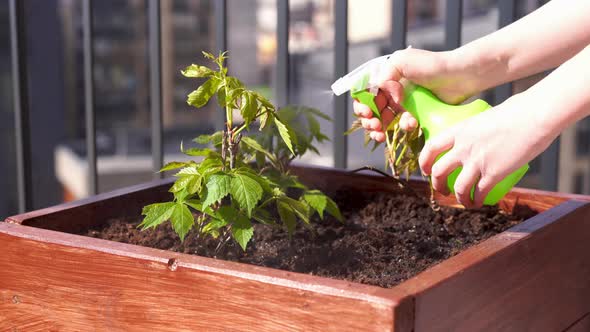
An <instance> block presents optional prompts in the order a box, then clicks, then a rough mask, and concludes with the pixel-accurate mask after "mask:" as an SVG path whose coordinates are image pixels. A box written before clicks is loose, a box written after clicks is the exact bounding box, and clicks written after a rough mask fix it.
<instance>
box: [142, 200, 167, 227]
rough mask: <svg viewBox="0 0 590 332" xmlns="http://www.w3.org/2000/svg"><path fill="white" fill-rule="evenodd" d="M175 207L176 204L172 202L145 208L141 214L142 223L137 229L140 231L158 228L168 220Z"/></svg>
mask: <svg viewBox="0 0 590 332" xmlns="http://www.w3.org/2000/svg"><path fill="white" fill-rule="evenodd" d="M175 206H176V203H174V202H166V203H155V204H150V205H147V206H145V207H144V208H143V210H142V212H141V214H142V215H144V216H145V218H143V221H142V222H141V224H139V226H138V227H141V229H147V228H151V227H156V226H158V225H159V224H161V223H163V222H164V221H166V220H168V219H170V216H171V215H172V213H173V212H174V207H175Z"/></svg>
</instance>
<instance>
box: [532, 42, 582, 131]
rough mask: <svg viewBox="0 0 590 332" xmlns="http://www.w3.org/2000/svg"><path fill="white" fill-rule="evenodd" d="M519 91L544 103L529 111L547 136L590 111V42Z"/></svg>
mask: <svg viewBox="0 0 590 332" xmlns="http://www.w3.org/2000/svg"><path fill="white" fill-rule="evenodd" d="M522 95H523V97H524V98H526V99H527V100H538V101H542V104H543V105H545V106H544V107H542V108H541V109H539V110H529V112H530V113H531V117H533V119H535V120H536V122H537V124H538V126H539V127H540V128H541V130H545V131H546V134H547V135H549V136H555V137H556V136H557V135H559V133H561V132H562V131H563V130H564V129H565V128H567V127H568V126H570V125H572V124H574V123H576V122H577V121H579V120H581V119H582V118H584V117H586V116H588V115H590V45H589V46H586V47H585V48H584V49H583V50H582V51H581V52H579V53H578V54H576V55H575V56H574V57H573V58H571V59H570V60H568V61H567V62H565V63H564V64H563V65H562V66H560V67H559V68H557V69H556V70H554V71H553V72H552V73H551V74H549V75H548V76H547V77H545V78H544V79H543V80H541V81H540V82H539V83H537V84H535V85H534V86H533V87H531V88H530V89H528V90H527V91H525V92H523V93H522Z"/></svg>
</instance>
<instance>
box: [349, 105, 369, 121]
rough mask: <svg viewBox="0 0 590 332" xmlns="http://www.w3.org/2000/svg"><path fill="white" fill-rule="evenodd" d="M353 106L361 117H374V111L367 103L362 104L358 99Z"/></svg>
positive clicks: (355, 112)
mask: <svg viewBox="0 0 590 332" xmlns="http://www.w3.org/2000/svg"><path fill="white" fill-rule="evenodd" d="M352 108H353V110H354V114H356V115H358V116H360V117H363V118H367V119H370V118H372V117H373V111H371V109H370V108H369V106H367V105H365V104H361V103H359V102H358V101H353V102H352Z"/></svg>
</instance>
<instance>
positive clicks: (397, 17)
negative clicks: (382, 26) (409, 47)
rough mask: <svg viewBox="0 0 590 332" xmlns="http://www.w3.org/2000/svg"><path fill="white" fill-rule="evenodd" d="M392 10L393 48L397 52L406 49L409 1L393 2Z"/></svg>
mask: <svg viewBox="0 0 590 332" xmlns="http://www.w3.org/2000/svg"><path fill="white" fill-rule="evenodd" d="M391 9H392V13H391V48H392V51H397V50H401V49H404V48H406V42H407V41H406V38H407V37H406V32H407V30H408V16H407V15H406V14H407V12H408V0H393V5H392V6H391Z"/></svg>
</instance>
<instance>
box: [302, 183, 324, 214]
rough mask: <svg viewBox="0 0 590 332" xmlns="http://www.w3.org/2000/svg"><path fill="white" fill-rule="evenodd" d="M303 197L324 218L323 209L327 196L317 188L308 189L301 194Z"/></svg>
mask: <svg viewBox="0 0 590 332" xmlns="http://www.w3.org/2000/svg"><path fill="white" fill-rule="evenodd" d="M303 199H304V200H305V201H306V202H307V204H309V206H311V207H312V208H313V209H314V210H316V211H317V212H318V214H319V215H320V218H322V219H324V210H325V209H326V206H327V204H328V197H327V196H326V195H324V193H322V192H321V191H319V190H310V191H308V192H306V193H305V194H303Z"/></svg>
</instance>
